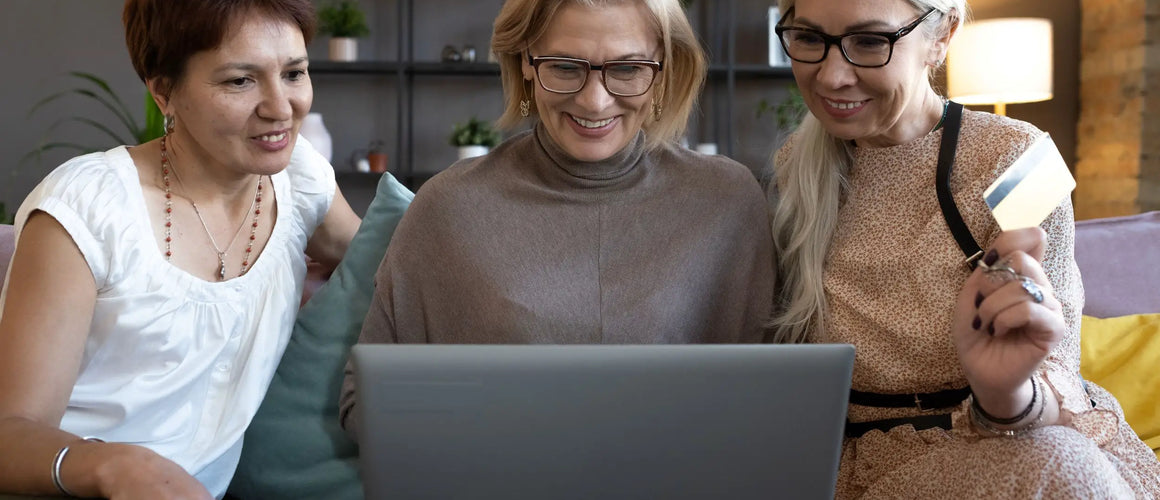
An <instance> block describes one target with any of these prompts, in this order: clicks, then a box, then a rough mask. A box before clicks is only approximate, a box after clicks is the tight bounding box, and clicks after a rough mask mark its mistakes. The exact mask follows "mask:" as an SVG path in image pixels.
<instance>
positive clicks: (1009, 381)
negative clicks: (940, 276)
mask: <svg viewBox="0 0 1160 500" xmlns="http://www.w3.org/2000/svg"><path fill="white" fill-rule="evenodd" d="M1046 242H1047V235H1046V233H1044V231H1043V230H1042V229H1040V228H1038V227H1034V228H1028V229H1020V230H1013V231H1004V232H1003V233H1001V234H1000V235H999V237H998V238H996V240H995V242H994V244H993V245H992V247H991V250H990V251H988V255H987V256H986V257H985V258H984V261H985V262H988V263H989V264H990V268H991V270H990V271H987V270H986V269H984V266H983V265H980V266H979V268H977V269H975V271H974V273H972V274H971V277H970V278H969V279H967V282H966V284H965V285H964V286H963V289H962V292H961V293H960V294H959V298H958V302H957V303H956V306H955V314H954V323H953V324H954V327H953V337H954V343H955V348H956V350H957V351H958V355H959V362H960V363H961V364H962V367H963V372H964V374H965V375H966V377H967V381H968V382H969V383H970V385H971V390H972V391H973V392H974V393H975V396H976V398H978V399H979V401H980V403H988V402H989V403H990V404H989V405H986V404H985V406H986V407H987V408H988V409H991V408H994V409H995V410H996V411H995V412H994V413H995V414H1003V413H1006V411H1004V410H1007V409H1014V412H1012V413H1018V411H1019V408H1022V407H1023V406H1025V405H1026V404H1027V403H1026V401H1023V400H1022V399H1024V397H1021V394H1022V393H1024V392H1028V389H1029V385H1028V380H1029V379H1030V377H1031V375H1032V374H1034V373H1035V371H1036V370H1037V369H1038V368H1039V366H1040V364H1041V363H1042V362H1043V360H1044V359H1046V358H1047V355H1048V354H1049V353H1050V352H1051V350H1052V348H1054V347H1055V345H1056V344H1058V343H1059V341H1060V340H1061V339H1062V338H1063V336H1064V333H1065V331H1066V328H1067V326H1066V324H1065V322H1064V320H1063V312H1062V305H1061V304H1060V303H1059V301H1058V300H1056V298H1055V295H1054V294H1053V293H1052V287H1051V283H1050V282H1049V281H1048V280H1047V276H1046V274H1044V272H1043V268H1042V267H1041V266H1040V261H1041V260H1042V259H1043V253H1044V248H1045V246H1046ZM1004 266H1006V267H1007V268H1008V269H1009V271H1007V270H1003V267H1004ZM1012 271H1013V272H1012ZM1037 292H1038V293H1037Z"/></svg>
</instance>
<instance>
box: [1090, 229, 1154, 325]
mask: <svg viewBox="0 0 1160 500" xmlns="http://www.w3.org/2000/svg"><path fill="white" fill-rule="evenodd" d="M1075 260H1076V262H1077V263H1078V264H1079V270H1080V273H1081V274H1082V275H1083V287H1084V290H1085V294H1086V299H1087V300H1086V303H1085V305H1084V308H1083V313H1084V314H1086V315H1089V316H1095V317H1097V318H1111V317H1115V316H1125V315H1129V314H1147V313H1160V289H1158V287H1157V285H1158V284H1160V212H1147V213H1143V214H1139V215H1130V216H1127V217H1109V218H1106V219H1092V220H1085V221H1078V222H1076V223H1075Z"/></svg>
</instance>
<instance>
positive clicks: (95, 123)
mask: <svg viewBox="0 0 1160 500" xmlns="http://www.w3.org/2000/svg"><path fill="white" fill-rule="evenodd" d="M68 75H69V76H70V77H72V78H75V79H77V80H80V81H81V83H82V85H81V86H79V87H76V88H72V89H68V90H64V91H60V92H56V93H54V94H52V95H49V96H47V97H45V98H43V99H40V100H39V101H37V102H36V103H35V104H33V105H32V107H31V108H30V109H29V110H28V116H29V117H32V116H33V115H35V114H37V113H38V112H42V111H43V109H44V108H45V107H47V106H48V105H49V104H52V103H54V102H57V101H60V100H63V99H66V98H76V97H79V98H81V99H83V100H88V101H90V102H96V103H98V104H100V106H101V108H103V109H104V110H106V111H108V113H111V114H112V118H108V117H107V115H106V117H104V118H102V117H100V116H79V115H72V116H66V117H64V118H60V119H57V120H56V121H54V122H53V123H52V124H51V125H50V126H49V127H48V128H47V129H46V131H45V135H46V136H51V135H53V134H54V133H56V132H57V130H58V129H59V128H60V126H61V125H62V124H64V123H68V122H75V123H80V124H83V125H85V126H87V127H91V128H92V129H94V130H97V131H99V132H101V133H102V134H103V135H105V136H107V137H108V138H109V139H110V142H111V143H110V144H96V145H91V146H84V145H80V144H76V143H73V142H68V141H59V140H58V141H54V142H47V143H44V144H41V145H39V146H37V147H36V149H34V150H33V151H30V152H29V153H28V154H25V155H24V157H23V158H22V159H21V162H24V161H26V160H28V159H30V158H33V157H35V158H37V160H39V159H40V157H41V155H42V153H44V152H45V151H48V150H51V149H58V148H65V149H76V150H78V151H80V152H92V151H101V150H105V149H109V148H111V147H114V146H119V145H122V144H125V145H135V144H142V143H145V142H149V141H151V140H153V139H156V138H158V137H161V135H162V134H164V118H163V117H162V116H161V111H160V110H159V109H157V104H156V103H155V102H154V101H153V99H152V98H151V97H150V96H149V92H148V91H146V92H145V120H144V126H143V127H142V126H138V122H137V120H136V119H135V118H134V113H132V112H131V111H130V110H129V108H128V107H126V106H125V102H124V101H123V100H122V99H121V98H120V96H118V95H117V93H116V92H114V91H113V89H112V88H111V87H110V86H109V84H108V83H107V82H106V81H105V80H104V79H102V78H100V77H98V76H96V75H94V74H92V73H86V72H82V71H73V72H70V73H68ZM117 124H119V125H120V127H121V128H118V126H117ZM122 128H123V130H122ZM125 132H127V134H126V133H125Z"/></svg>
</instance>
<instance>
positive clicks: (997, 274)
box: [979, 259, 1020, 283]
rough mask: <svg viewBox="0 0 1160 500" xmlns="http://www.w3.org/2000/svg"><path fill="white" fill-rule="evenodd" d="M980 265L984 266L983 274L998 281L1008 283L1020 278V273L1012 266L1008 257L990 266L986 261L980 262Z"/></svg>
mask: <svg viewBox="0 0 1160 500" xmlns="http://www.w3.org/2000/svg"><path fill="white" fill-rule="evenodd" d="M979 267H981V268H983V274H986V275H987V277H988V278H990V279H991V280H992V281H994V282H996V283H1006V282H1008V281H1012V280H1017V279H1019V278H1020V275H1019V273H1017V272H1015V268H1013V267H1011V266H1010V265H1009V263H1008V261H1007V260H1006V259H1004V260H1001V261H999V262H996V263H994V264H991V265H989V266H988V265H987V264H986V263H985V262H980V263H979Z"/></svg>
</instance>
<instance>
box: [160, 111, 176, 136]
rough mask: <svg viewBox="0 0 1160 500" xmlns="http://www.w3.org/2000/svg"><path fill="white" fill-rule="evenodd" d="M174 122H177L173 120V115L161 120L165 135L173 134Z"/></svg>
mask: <svg viewBox="0 0 1160 500" xmlns="http://www.w3.org/2000/svg"><path fill="white" fill-rule="evenodd" d="M176 121H177V120H176V119H175V118H173V115H165V116H164V117H163V118H162V124H163V126H164V127H165V133H166V134H172V133H173V124H174V122H176Z"/></svg>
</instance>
